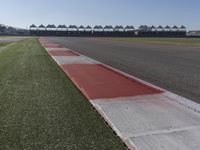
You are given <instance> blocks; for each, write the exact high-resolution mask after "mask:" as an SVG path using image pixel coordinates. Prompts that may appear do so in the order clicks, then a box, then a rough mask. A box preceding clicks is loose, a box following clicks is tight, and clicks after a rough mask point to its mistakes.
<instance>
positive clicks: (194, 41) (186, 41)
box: [108, 38, 200, 46]
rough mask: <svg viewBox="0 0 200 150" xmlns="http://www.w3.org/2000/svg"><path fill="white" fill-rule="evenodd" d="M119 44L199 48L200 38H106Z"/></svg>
mask: <svg viewBox="0 0 200 150" xmlns="http://www.w3.org/2000/svg"><path fill="white" fill-rule="evenodd" d="M108 39H109V40H112V41H117V42H118V41H120V42H141V43H147V44H169V45H188V46H200V38H108Z"/></svg>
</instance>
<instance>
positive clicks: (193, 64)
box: [47, 37, 200, 103]
mask: <svg viewBox="0 0 200 150" xmlns="http://www.w3.org/2000/svg"><path fill="white" fill-rule="evenodd" d="M47 39H48V40H49V41H51V42H55V43H59V44H62V45H64V46H66V47H67V48H70V49H72V50H76V51H78V52H80V53H82V54H84V55H86V56H89V57H91V58H94V59H96V60H98V61H101V62H103V63H106V64H108V65H111V66H113V67H115V68H118V69H120V70H122V71H124V72H126V73H129V74H131V75H134V76H136V77H138V78H140V79H143V80H145V81H148V82H150V83H153V84H155V85H157V86H160V87H162V88H165V89H167V90H169V91H171V92H174V93H176V94H178V95H181V96H184V97H187V98H189V99H192V100H193V101H195V102H198V103H200V47H198V46H177V45H162V44H151V43H140V42H126V41H116V40H115V41H113V40H111V39H105V38H76V37H74V38H72V37H71V38H70V37H47ZM184 40H185V39H184Z"/></svg>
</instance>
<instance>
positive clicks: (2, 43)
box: [0, 42, 12, 48]
mask: <svg viewBox="0 0 200 150" xmlns="http://www.w3.org/2000/svg"><path fill="white" fill-rule="evenodd" d="M11 43H12V42H0V48H1V47H5V46H8V45H9V44H11Z"/></svg>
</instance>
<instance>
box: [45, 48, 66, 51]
mask: <svg viewBox="0 0 200 150" xmlns="http://www.w3.org/2000/svg"><path fill="white" fill-rule="evenodd" d="M46 50H47V51H69V50H70V49H68V48H46Z"/></svg>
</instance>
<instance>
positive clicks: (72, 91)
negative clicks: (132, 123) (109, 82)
mask: <svg viewBox="0 0 200 150" xmlns="http://www.w3.org/2000/svg"><path fill="white" fill-rule="evenodd" d="M0 149H2V150H23V149H24V150H25V149H26V150H32V149H33V150H78V149H80V150H89V149H92V150H103V149H105V150H107V149H109V150H118V149H119V150H120V149H125V147H124V145H123V143H122V142H121V140H120V139H119V138H118V137H117V136H115V135H114V133H113V132H112V130H111V129H110V128H109V127H108V126H106V124H105V123H104V121H103V120H102V119H101V118H100V116H99V114H98V113H97V112H96V111H94V109H93V108H92V107H91V105H90V104H89V102H88V101H87V100H86V99H85V98H84V97H83V96H82V95H81V94H80V92H79V91H78V90H77V89H76V88H75V86H74V85H73V84H72V83H71V81H70V80H69V79H68V78H67V77H66V76H65V74H64V73H63V72H62V71H61V70H60V69H59V67H58V66H57V65H56V64H55V62H54V61H53V60H52V59H51V58H50V57H49V56H48V54H47V52H46V51H45V50H44V49H43V48H42V46H41V45H40V44H39V42H38V41H37V39H27V40H23V41H19V42H16V43H15V44H13V45H11V46H9V47H8V48H7V49H6V50H4V51H1V52H0Z"/></svg>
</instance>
